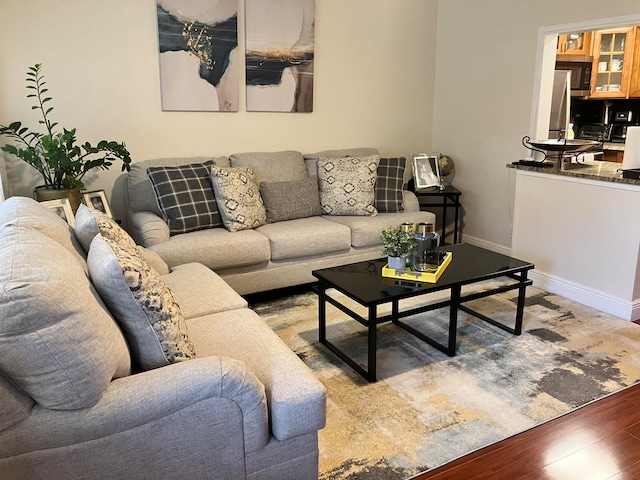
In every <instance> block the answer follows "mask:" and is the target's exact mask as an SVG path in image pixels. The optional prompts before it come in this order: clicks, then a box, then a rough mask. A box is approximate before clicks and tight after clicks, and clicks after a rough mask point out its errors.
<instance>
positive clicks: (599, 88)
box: [590, 27, 636, 98]
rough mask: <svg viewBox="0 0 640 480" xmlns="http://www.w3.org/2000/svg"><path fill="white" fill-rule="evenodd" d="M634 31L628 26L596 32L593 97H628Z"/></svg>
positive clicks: (592, 78) (592, 83)
mask: <svg viewBox="0 0 640 480" xmlns="http://www.w3.org/2000/svg"><path fill="white" fill-rule="evenodd" d="M635 30H636V27H628V28H616V29H610V30H598V31H596V32H595V37H594V40H593V69H592V74H591V93H590V98H627V96H628V94H629V87H630V81H631V69H632V67H633V63H634V62H633V54H634V46H635V40H636V39H635Z"/></svg>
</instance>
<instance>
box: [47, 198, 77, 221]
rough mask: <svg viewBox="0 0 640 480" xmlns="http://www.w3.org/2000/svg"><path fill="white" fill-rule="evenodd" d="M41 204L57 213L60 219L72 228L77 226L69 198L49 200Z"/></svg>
mask: <svg viewBox="0 0 640 480" xmlns="http://www.w3.org/2000/svg"><path fill="white" fill-rule="evenodd" d="M40 203H41V204H42V205H44V206H45V207H47V208H50V209H51V210H53V211H54V212H56V213H57V214H58V216H59V217H60V218H62V219H63V220H64V221H65V222H67V223H68V224H69V225H71V226H72V227H74V226H75V223H76V222H75V217H74V215H73V210H71V203H70V202H69V199H68V198H58V199H56V200H47V201H44V202H40Z"/></svg>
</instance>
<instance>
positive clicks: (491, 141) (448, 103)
mask: <svg viewBox="0 0 640 480" xmlns="http://www.w3.org/2000/svg"><path fill="white" fill-rule="evenodd" d="M638 13H640V2H638V0H620V1H616V2H602V1H600V0H581V1H580V2H575V1H567V0H562V1H558V0H537V1H535V2H533V1H531V2H525V1H521V0H520V1H513V0H492V1H475V0H442V1H440V2H439V3H438V40H437V60H436V67H435V70H436V84H435V100H434V129H433V144H432V148H433V150H434V151H437V152H444V153H447V154H448V155H450V156H451V157H452V158H453V159H454V162H455V165H456V177H455V180H454V186H456V187H457V188H458V189H459V190H461V191H462V198H461V200H462V204H463V206H464V211H465V215H464V228H463V234H464V237H463V238H464V240H465V241H472V242H476V243H479V244H481V245H483V244H484V245H485V246H488V247H490V248H492V249H495V250H501V249H502V250H504V251H505V252H508V251H509V249H510V245H511V229H512V218H511V217H512V211H513V187H514V181H513V177H512V176H511V175H510V173H509V172H510V169H507V168H506V167H505V165H506V164H507V163H510V162H512V161H515V160H518V159H519V158H521V157H522V156H524V155H525V154H527V153H528V152H527V151H526V150H525V149H524V147H522V145H521V143H520V141H521V139H522V137H523V136H525V135H529V134H530V128H531V123H532V118H533V116H534V115H533V113H534V112H532V101H533V98H534V94H535V93H536V92H534V81H535V67H536V60H537V47H538V45H537V43H538V31H539V29H541V28H544V27H548V26H552V25H559V24H566V23H574V22H584V21H590V20H594V19H600V18H609V17H616V16H622V15H632V14H638Z"/></svg>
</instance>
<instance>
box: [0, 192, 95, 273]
mask: <svg viewBox="0 0 640 480" xmlns="http://www.w3.org/2000/svg"><path fill="white" fill-rule="evenodd" d="M9 225H15V226H18V227H26V228H33V229H35V230H38V231H39V232H42V233H44V234H45V235H46V236H47V237H49V238H51V239H52V240H55V241H56V242H58V243H59V244H60V245H62V246H63V247H64V248H66V249H67V250H68V251H69V252H71V254H72V255H73V256H74V258H76V259H77V260H78V261H80V262H81V264H82V265H83V266H84V267H85V270H86V254H85V252H84V250H83V248H82V246H81V245H80V243H79V242H78V240H77V239H76V237H75V234H74V230H73V227H71V226H70V225H69V224H68V223H67V222H65V221H64V220H63V219H62V218H60V217H59V216H58V215H57V214H56V213H55V212H54V211H53V210H51V209H49V208H47V207H45V206H44V205H41V204H39V203H38V202H36V201H35V200H33V199H32V198H29V197H18V196H16V197H10V198H8V199H6V200H5V201H4V202H2V208H0V230H2V228H4V227H6V226H9Z"/></svg>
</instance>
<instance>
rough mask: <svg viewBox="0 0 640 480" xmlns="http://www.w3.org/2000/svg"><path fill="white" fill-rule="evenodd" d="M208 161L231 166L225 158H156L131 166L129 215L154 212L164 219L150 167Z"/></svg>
mask: <svg viewBox="0 0 640 480" xmlns="http://www.w3.org/2000/svg"><path fill="white" fill-rule="evenodd" d="M208 160H213V161H214V162H215V163H216V165H218V166H221V167H228V166H230V164H229V159H228V158H227V157H224V156H221V157H176V158H156V159H151V160H143V161H141V162H136V163H133V164H131V171H130V172H129V173H128V174H127V198H128V205H127V206H126V207H127V208H126V209H127V211H128V212H127V214H130V212H153V213H155V214H156V215H158V216H159V217H162V213H161V212H160V207H159V206H158V201H157V199H156V194H155V191H154V190H153V185H152V184H151V180H149V175H148V174H147V169H148V168H149V167H167V166H178V165H189V164H192V163H204V162H206V161H208ZM129 211H130V212H129Z"/></svg>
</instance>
